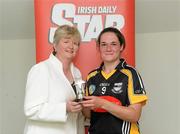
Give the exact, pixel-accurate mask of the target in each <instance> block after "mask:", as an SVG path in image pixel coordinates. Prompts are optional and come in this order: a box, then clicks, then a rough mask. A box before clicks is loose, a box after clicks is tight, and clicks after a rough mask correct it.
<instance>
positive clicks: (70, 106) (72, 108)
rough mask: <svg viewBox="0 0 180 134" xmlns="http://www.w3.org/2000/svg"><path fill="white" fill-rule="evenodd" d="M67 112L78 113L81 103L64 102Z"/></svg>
mask: <svg viewBox="0 0 180 134" xmlns="http://www.w3.org/2000/svg"><path fill="white" fill-rule="evenodd" d="M66 107H67V112H71V113H78V112H80V111H81V110H82V105H81V104H80V103H78V102H75V101H68V102H67V103H66Z"/></svg>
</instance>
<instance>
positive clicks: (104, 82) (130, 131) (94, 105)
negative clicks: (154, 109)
mask: <svg viewBox="0 0 180 134" xmlns="http://www.w3.org/2000/svg"><path fill="white" fill-rule="evenodd" d="M97 45H98V48H99V51H100V55H101V58H102V60H103V63H102V64H101V66H100V67H99V68H98V69H95V70H93V71H92V72H90V73H89V75H88V77H87V90H88V92H89V96H87V97H85V101H83V102H82V104H83V107H84V110H83V111H84V114H85V116H86V117H88V118H90V127H89V133H90V134H139V133H140V131H139V124H138V120H139V118H140V116H141V111H142V107H143V105H144V104H145V102H146V100H147V96H146V94H145V90H144V86H143V83H142V80H141V77H140V75H139V73H138V72H137V71H136V70H135V69H134V68H133V67H131V66H129V65H127V63H126V61H125V60H124V59H122V58H121V53H122V52H123V50H124V48H125V39H124V36H123V35H122V33H121V32H120V31H119V30H118V29H116V28H112V27H109V28H105V29H104V30H103V31H102V32H101V33H100V35H99V37H98V40H97Z"/></svg>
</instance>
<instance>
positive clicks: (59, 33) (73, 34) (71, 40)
mask: <svg viewBox="0 0 180 134" xmlns="http://www.w3.org/2000/svg"><path fill="white" fill-rule="evenodd" d="M80 41H81V35H80V33H79V31H78V29H77V28H76V27H74V26H69V25H62V26H60V27H59V28H58V29H57V30H56V31H55V34H54V41H53V43H54V52H53V54H54V55H55V56H56V57H57V58H58V59H59V60H61V61H62V60H66V61H67V60H68V61H70V62H71V61H72V60H73V58H74V57H75V56H76V53H77V51H78V49H79V45H80Z"/></svg>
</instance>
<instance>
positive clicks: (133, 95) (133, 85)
mask: <svg viewBox="0 0 180 134" xmlns="http://www.w3.org/2000/svg"><path fill="white" fill-rule="evenodd" d="M122 72H123V73H125V74H126V75H127V76H128V85H127V93H128V99H129V103H130V104H135V103H142V102H146V101H147V99H148V97H147V95H146V92H145V88H144V84H143V81H142V79H141V76H140V74H139V73H138V72H137V71H136V70H135V69H134V68H129V69H124V70H122ZM144 104H145V103H144Z"/></svg>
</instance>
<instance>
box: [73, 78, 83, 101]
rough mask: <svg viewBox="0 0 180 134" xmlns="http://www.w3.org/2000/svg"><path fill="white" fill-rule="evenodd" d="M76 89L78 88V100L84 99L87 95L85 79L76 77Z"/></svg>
mask: <svg viewBox="0 0 180 134" xmlns="http://www.w3.org/2000/svg"><path fill="white" fill-rule="evenodd" d="M74 85H75V89H76V101H77V102H79V101H82V100H83V98H84V95H85V81H83V80H82V79H75V83H74Z"/></svg>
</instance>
